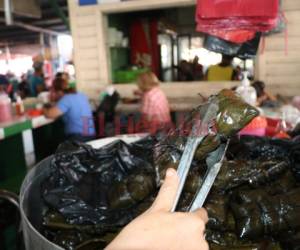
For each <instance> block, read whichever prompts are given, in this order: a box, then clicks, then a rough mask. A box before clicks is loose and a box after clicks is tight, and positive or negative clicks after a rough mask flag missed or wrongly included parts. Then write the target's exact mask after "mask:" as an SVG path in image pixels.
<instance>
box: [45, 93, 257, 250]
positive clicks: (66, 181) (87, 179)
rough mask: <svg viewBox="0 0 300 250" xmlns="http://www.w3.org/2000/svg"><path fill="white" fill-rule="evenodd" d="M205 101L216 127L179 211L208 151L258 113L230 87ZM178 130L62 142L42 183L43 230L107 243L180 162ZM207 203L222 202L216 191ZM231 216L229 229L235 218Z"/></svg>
mask: <svg viewBox="0 0 300 250" xmlns="http://www.w3.org/2000/svg"><path fill="white" fill-rule="evenodd" d="M209 102H214V103H216V104H217V105H218V107H219V111H218V112H217V115H216V124H215V132H214V133H213V134H210V135H208V136H207V137H206V138H205V139H204V141H203V142H202V143H201V145H200V146H199V148H198V150H197V153H196V155H195V159H194V161H193V164H192V170H191V172H190V174H189V176H188V181H187V184H186V186H185V188H184V194H183V198H182V199H181V201H180V207H179V209H180V210H182V211H185V210H186V209H187V208H188V206H189V204H190V202H191V201H192V200H193V198H194V195H195V193H196V191H197V190H198V188H199V186H200V185H201V181H202V177H203V175H204V173H205V171H206V168H207V165H206V161H205V160H206V158H207V156H208V155H209V154H210V153H211V152H213V151H214V150H216V149H217V148H218V147H219V145H220V143H223V139H224V138H228V137H231V136H232V135H233V134H235V133H236V132H238V131H239V130H240V129H242V128H243V127H244V126H246V125H247V124H248V123H249V122H250V121H251V120H252V119H253V118H254V117H255V116H256V115H257V114H258V112H257V110H256V109H255V108H253V107H251V106H249V105H248V104H245V103H244V102H243V101H242V100H241V99H239V98H238V97H236V96H235V95H234V93H233V92H231V91H227V90H225V91H222V92H220V94H219V95H217V96H213V97H211V98H210V101H209ZM204 110H205V109H204V107H199V108H197V109H195V110H194V111H193V112H192V115H191V118H190V119H188V120H187V125H192V124H193V122H194V120H195V119H199V118H197V117H198V116H197V115H198V114H200V113H203V112H204ZM185 125H186V124H185ZM190 127H191V126H190ZM174 132H175V134H174ZM176 132H178V131H173V132H171V133H170V134H169V135H167V136H164V137H161V135H158V136H155V137H148V138H146V139H143V140H141V141H139V142H137V143H133V144H130V145H129V144H126V143H124V142H122V141H117V142H114V143H112V144H110V145H108V146H106V147H103V148H101V149H93V148H91V147H90V146H88V145H85V144H77V143H65V144H63V145H62V146H61V147H60V148H59V149H58V151H57V153H56V154H55V156H54V158H53V160H52V162H51V170H52V171H51V174H50V176H49V177H48V178H47V179H46V180H45V181H44V183H43V184H42V186H41V190H42V195H43V198H44V201H45V203H46V206H47V207H48V210H46V211H45V215H44V223H43V226H44V231H43V233H44V235H45V236H46V237H47V238H48V239H50V240H51V241H53V242H55V243H56V244H58V245H60V246H63V248H65V249H70V250H73V249H78V250H85V249H102V248H104V246H105V245H106V244H108V243H109V242H110V241H111V240H112V239H113V238H114V236H115V235H116V234H117V233H118V232H119V231H120V230H121V229H122V227H124V226H125V225H126V224H128V223H129V222H130V221H131V220H132V219H134V218H135V217H136V216H138V215H139V214H141V213H142V212H144V211H145V210H147V208H149V207H150V205H151V203H152V202H153V199H154V197H155V196H156V194H157V191H158V190H159V186H160V183H161V180H162V179H163V178H164V172H165V170H166V169H167V168H168V167H174V168H177V165H178V162H179V160H180V158H181V155H182V152H183V150H184V147H185V143H186V134H185V135H182V136H180V135H179V136H178V134H177V135H176ZM188 133H189V132H187V134H188ZM174 135H176V136H174ZM227 202H228V201H227V199H226V202H225V201H224V202H223V203H222V204H223V205H224V209H225V208H227V206H228V204H227ZM211 203H212V205H216V206H217V205H218V204H219V203H220V201H218V200H217V198H216V199H215V200H214V202H213V201H211ZM213 209H214V210H215V218H216V220H215V221H216V222H215V223H216V224H217V223H223V224H225V223H227V221H228V219H227V216H226V213H225V210H224V213H223V215H222V216H220V217H219V218H217V216H218V215H219V214H218V212H219V209H217V208H216V207H215V208H212V209H211V211H212V210H213ZM223 217H226V219H224V218H223ZM230 218H231V219H230V221H231V222H230V223H229V224H230V225H231V230H233V228H234V227H235V222H234V219H233V218H234V217H233V216H231V217H230Z"/></svg>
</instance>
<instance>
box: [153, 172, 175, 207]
mask: <svg viewBox="0 0 300 250" xmlns="http://www.w3.org/2000/svg"><path fill="white" fill-rule="evenodd" d="M178 185H179V178H178V175H177V172H176V170H175V169H173V168H169V169H168V170H167V173H166V178H165V181H164V183H163V185H162V186H161V188H160V190H159V193H158V196H157V198H156V199H155V201H154V203H153V205H152V208H151V210H152V211H153V210H154V211H155V210H156V211H157V210H162V211H165V212H168V211H170V210H171V209H172V207H173V203H174V201H175V198H176V193H177V189H178Z"/></svg>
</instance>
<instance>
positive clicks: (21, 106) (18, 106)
mask: <svg viewBox="0 0 300 250" xmlns="http://www.w3.org/2000/svg"><path fill="white" fill-rule="evenodd" d="M16 99H17V100H16V115H18V116H21V115H24V113H25V109H24V103H23V101H22V99H21V97H20V96H17V98H16Z"/></svg>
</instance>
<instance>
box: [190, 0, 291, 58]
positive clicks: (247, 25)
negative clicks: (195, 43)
mask: <svg viewBox="0 0 300 250" xmlns="http://www.w3.org/2000/svg"><path fill="white" fill-rule="evenodd" d="M196 22H197V31H199V32H203V33H205V34H207V36H206V40H205V44H204V47H205V48H207V49H209V50H212V51H215V52H218V53H222V54H226V55H230V56H239V57H241V58H242V59H246V58H251V57H254V56H255V55H256V52H257V48H258V45H259V41H260V37H261V34H265V35H267V34H270V33H274V32H281V31H283V30H284V29H285V25H284V23H285V19H284V16H283V14H282V12H281V11H280V2H279V0H264V1H260V0H243V1H236V0H227V1H219V0H198V1H197V12H196Z"/></svg>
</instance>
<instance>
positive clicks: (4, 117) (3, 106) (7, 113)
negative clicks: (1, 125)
mask: <svg viewBox="0 0 300 250" xmlns="http://www.w3.org/2000/svg"><path fill="white" fill-rule="evenodd" d="M11 119H12V110H11V100H10V98H9V97H8V96H7V95H3V94H2V95H0V122H7V121H10V120H11Z"/></svg>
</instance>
